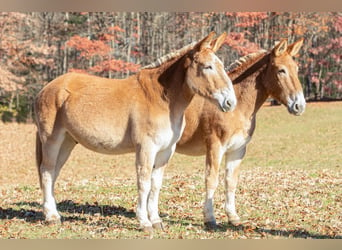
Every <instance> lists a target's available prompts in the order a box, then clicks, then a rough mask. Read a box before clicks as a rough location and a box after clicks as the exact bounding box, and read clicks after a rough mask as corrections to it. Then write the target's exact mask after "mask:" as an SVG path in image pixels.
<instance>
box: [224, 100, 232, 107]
mask: <svg viewBox="0 0 342 250" xmlns="http://www.w3.org/2000/svg"><path fill="white" fill-rule="evenodd" d="M225 104H226V106H227V107H228V108H230V107H231V106H232V104H231V102H230V101H229V100H228V99H227V100H226V101H225Z"/></svg>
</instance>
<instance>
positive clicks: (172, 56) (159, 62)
mask: <svg viewBox="0 0 342 250" xmlns="http://www.w3.org/2000/svg"><path fill="white" fill-rule="evenodd" d="M196 43H197V42H193V43H190V44H188V45H186V46H184V47H183V48H181V49H178V50H176V51H173V52H170V53H169V54H167V55H164V56H162V57H160V58H159V59H157V60H156V61H155V62H153V63H151V64H148V65H146V66H144V67H142V68H141V69H153V68H157V67H159V66H161V65H162V64H164V63H166V62H168V61H171V60H173V59H175V58H179V57H181V56H183V55H185V54H186V53H187V52H188V51H190V50H191V49H193V48H194V46H195V45H196Z"/></svg>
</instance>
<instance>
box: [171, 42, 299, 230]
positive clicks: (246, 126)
mask: <svg viewBox="0 0 342 250" xmlns="http://www.w3.org/2000/svg"><path fill="white" fill-rule="evenodd" d="M302 43H303V40H299V41H297V42H295V43H293V44H291V45H289V46H288V44H287V41H286V40H283V41H281V42H280V43H278V44H277V45H276V46H275V47H274V48H273V49H272V50H271V51H270V52H266V51H260V52H257V53H254V54H250V55H248V56H246V57H243V58H241V59H240V60H238V61H236V62H235V63H233V64H232V65H231V67H230V68H229V69H228V75H229V77H230V78H231V79H232V81H233V84H234V89H235V93H236V97H237V100H238V102H237V106H236V108H235V110H234V111H232V112H228V113H220V112H218V111H217V109H216V108H215V107H214V106H213V105H212V104H211V103H210V102H207V101H206V100H205V99H204V98H202V97H200V96H198V95H196V96H195V97H194V98H193V100H192V102H191V103H190V105H189V107H188V108H187V109H186V111H185V119H186V127H185V129H184V132H183V135H182V137H181V139H180V141H179V142H178V144H177V148H176V152H178V153H181V154H186V155H193V156H199V155H204V154H205V155H206V167H205V189H206V194H205V201H204V209H203V212H204V223H205V225H206V226H207V227H208V228H209V229H214V228H215V227H216V220H215V215H214V210H213V202H214V201H213V199H214V193H215V190H216V188H217V186H218V174H219V167H220V164H221V161H222V158H223V156H224V155H225V156H226V158H225V198H226V201H225V212H226V214H227V216H228V221H229V222H230V223H232V224H234V225H236V224H239V223H240V217H239V216H238V214H237V212H236V208H235V191H236V187H237V183H238V174H239V166H240V163H241V161H242V159H243V157H244V156H245V153H246V146H247V144H248V142H249V141H250V140H251V138H252V135H253V133H254V129H255V124H256V114H257V112H258V110H259V109H260V107H261V106H262V105H263V103H264V102H265V101H266V99H267V98H268V97H269V96H272V97H273V98H274V99H276V100H278V101H279V102H280V103H282V104H284V105H285V106H286V107H287V109H288V111H289V112H290V113H291V114H294V115H301V114H302V113H303V112H304V110H305V99H304V95H303V90H302V87H301V83H300V81H299V79H298V67H297V64H296V63H295V61H294V60H293V58H292V57H293V56H294V55H296V54H297V53H298V51H299V49H300V47H301V46H302Z"/></svg>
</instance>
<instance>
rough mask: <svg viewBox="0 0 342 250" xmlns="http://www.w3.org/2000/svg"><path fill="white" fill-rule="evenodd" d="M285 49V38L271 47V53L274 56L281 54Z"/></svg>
mask: <svg viewBox="0 0 342 250" xmlns="http://www.w3.org/2000/svg"><path fill="white" fill-rule="evenodd" d="M286 50H287V40H285V39H283V40H282V41H280V43H278V44H277V45H276V46H275V47H274V48H273V54H274V55H275V56H281V55H282V54H284V53H285V51H286Z"/></svg>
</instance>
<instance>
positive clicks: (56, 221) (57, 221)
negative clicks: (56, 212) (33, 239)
mask: <svg viewBox="0 0 342 250" xmlns="http://www.w3.org/2000/svg"><path fill="white" fill-rule="evenodd" d="M45 224H46V225H61V224H62V221H61V219H60V218H58V219H49V220H45Z"/></svg>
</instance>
